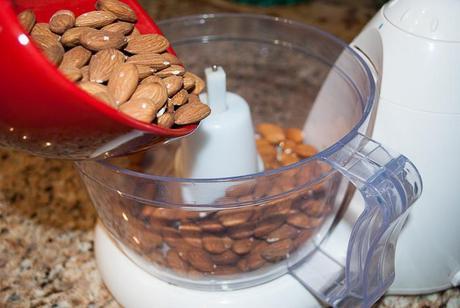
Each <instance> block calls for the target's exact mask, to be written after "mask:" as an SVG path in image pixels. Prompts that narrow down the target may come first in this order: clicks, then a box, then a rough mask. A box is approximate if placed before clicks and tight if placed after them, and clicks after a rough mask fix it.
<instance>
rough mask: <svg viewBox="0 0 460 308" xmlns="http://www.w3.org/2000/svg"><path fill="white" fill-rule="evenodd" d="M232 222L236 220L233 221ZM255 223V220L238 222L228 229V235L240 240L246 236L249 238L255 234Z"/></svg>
mask: <svg viewBox="0 0 460 308" xmlns="http://www.w3.org/2000/svg"><path fill="white" fill-rule="evenodd" d="M231 222H232V224H233V223H235V222H236V221H234V220H233V221H231ZM254 228H255V224H254V223H253V222H248V223H241V224H237V225H235V226H233V227H230V228H229V230H228V236H230V237H231V238H232V239H236V240H240V239H244V238H249V237H251V236H253V234H254Z"/></svg>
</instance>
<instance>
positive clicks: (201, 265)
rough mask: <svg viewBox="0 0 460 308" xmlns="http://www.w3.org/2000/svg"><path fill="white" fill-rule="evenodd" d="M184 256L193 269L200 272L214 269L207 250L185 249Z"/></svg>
mask: <svg viewBox="0 0 460 308" xmlns="http://www.w3.org/2000/svg"><path fill="white" fill-rule="evenodd" d="M186 256H187V260H188V261H189V262H190V264H191V265H192V266H193V267H194V268H195V269H197V270H199V271H201V272H212V271H213V270H214V264H213V262H212V260H211V257H210V256H209V254H208V253H207V252H205V251H203V250H201V249H198V248H192V249H190V250H188V251H187V253H186Z"/></svg>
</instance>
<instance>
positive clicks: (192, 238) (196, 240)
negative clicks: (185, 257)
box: [182, 232, 203, 249]
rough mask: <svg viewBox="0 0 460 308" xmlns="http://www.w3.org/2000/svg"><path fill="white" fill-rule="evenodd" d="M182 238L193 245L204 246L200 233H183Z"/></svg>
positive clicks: (196, 246)
mask: <svg viewBox="0 0 460 308" xmlns="http://www.w3.org/2000/svg"><path fill="white" fill-rule="evenodd" d="M182 238H183V239H184V241H185V243H187V244H188V245H190V246H191V247H195V248H200V249H201V248H202V247H203V239H202V238H201V234H200V233H196V232H193V233H192V232H191V233H186V234H182Z"/></svg>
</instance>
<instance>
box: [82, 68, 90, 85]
mask: <svg viewBox="0 0 460 308" xmlns="http://www.w3.org/2000/svg"><path fill="white" fill-rule="evenodd" d="M80 72H81V81H82V82H83V81H89V65H85V66H83V67H82V68H81V69H80Z"/></svg>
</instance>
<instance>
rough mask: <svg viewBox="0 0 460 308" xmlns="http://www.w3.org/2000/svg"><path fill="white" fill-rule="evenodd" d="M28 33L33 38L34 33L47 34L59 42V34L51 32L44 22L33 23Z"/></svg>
mask: <svg viewBox="0 0 460 308" xmlns="http://www.w3.org/2000/svg"><path fill="white" fill-rule="evenodd" d="M30 35H31V36H32V38H34V37H35V36H36V35H44V36H49V37H50V38H52V39H53V40H55V41H56V42H59V35H57V34H55V33H53V32H51V30H50V27H49V25H48V24H47V23H44V22H41V23H37V24H35V26H34V27H33V28H32V32H30ZM61 43H62V41H61Z"/></svg>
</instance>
